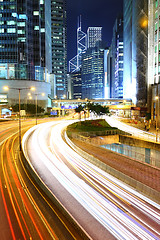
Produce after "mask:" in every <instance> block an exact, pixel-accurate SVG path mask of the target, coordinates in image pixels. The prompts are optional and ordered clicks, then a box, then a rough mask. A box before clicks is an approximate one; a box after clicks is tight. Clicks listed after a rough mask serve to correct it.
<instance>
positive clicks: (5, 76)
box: [0, 0, 50, 100]
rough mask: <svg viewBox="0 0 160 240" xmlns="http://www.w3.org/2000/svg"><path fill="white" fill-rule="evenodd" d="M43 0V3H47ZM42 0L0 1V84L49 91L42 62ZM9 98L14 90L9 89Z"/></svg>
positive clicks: (43, 23)
mask: <svg viewBox="0 0 160 240" xmlns="http://www.w3.org/2000/svg"><path fill="white" fill-rule="evenodd" d="M47 1H48V0H47ZM47 1H46V3H47ZM45 41H47V40H46V35H45V3H44V1H43V0H41V1H39V0H35V1H29V0H23V1H22V0H18V1H1V2H0V79H1V80H0V85H1V86H3V85H9V87H10V88H12V87H27V86H30V85H34V86H35V87H36V89H37V91H39V92H41V91H42V89H43V91H44V92H45V93H46V98H48V94H50V84H49V83H48V82H49V79H48V69H47V66H46V63H45ZM8 96H9V98H10V99H11V100H14V99H17V94H16V92H13V91H12V93H11V92H10V91H9V93H8ZM25 97H26V94H24V95H23V96H22V99H23V98H25Z"/></svg>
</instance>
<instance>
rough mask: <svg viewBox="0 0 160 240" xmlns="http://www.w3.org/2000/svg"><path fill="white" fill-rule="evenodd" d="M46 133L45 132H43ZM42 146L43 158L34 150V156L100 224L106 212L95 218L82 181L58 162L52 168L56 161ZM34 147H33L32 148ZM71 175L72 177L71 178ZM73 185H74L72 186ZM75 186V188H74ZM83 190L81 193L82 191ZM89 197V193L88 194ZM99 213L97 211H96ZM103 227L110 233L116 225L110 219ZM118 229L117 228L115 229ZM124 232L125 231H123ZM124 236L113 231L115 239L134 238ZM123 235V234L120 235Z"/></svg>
mask: <svg viewBox="0 0 160 240" xmlns="http://www.w3.org/2000/svg"><path fill="white" fill-rule="evenodd" d="M37 132H38V130H36V131H35V132H34V137H33V139H32V146H33V144H34V143H35V141H36V138H35V136H36V133H37ZM45 132H46V130H45ZM40 143H41V144H42V145H41V146H40V147H41V149H42V146H43V151H44V152H45V156H44V155H43V154H42V153H41V152H40V149H38V148H36V151H35V153H36V154H39V155H38V159H40V158H43V162H44V163H45V165H46V166H47V167H48V169H49V170H50V171H51V172H52V173H53V174H54V176H55V177H56V178H57V179H58V180H59V182H60V183H61V184H62V185H63V186H64V187H65V188H66V189H67V190H68V191H69V192H70V193H71V194H72V195H73V196H74V197H75V198H76V199H77V200H78V201H79V202H80V203H81V204H82V205H83V206H85V204H86V203H87V206H86V208H87V210H88V206H89V207H90V209H89V211H90V212H91V214H92V215H93V216H94V217H95V218H96V219H97V220H98V221H100V222H102V220H103V215H106V212H103V211H102V213H101V214H100V216H97V215H95V209H96V208H97V205H95V203H94V202H93V201H91V200H90V199H91V198H90V197H89V198H88V197H87V195H86V194H85V192H84V186H83V187H81V184H82V183H83V181H82V180H81V179H79V178H78V177H76V176H75V175H74V174H73V173H72V172H71V171H70V170H69V169H68V168H67V167H66V166H64V164H60V162H58V167H54V166H53V165H54V164H53V162H56V164H57V159H56V158H55V157H53V155H52V154H50V152H47V148H46V147H47V146H45V145H44V141H43V140H42V142H40ZM33 147H34V146H33ZM48 154H49V159H52V163H51V162H50V160H48V158H47V157H46V155H48ZM63 171H64V172H65V175H66V176H69V179H68V178H66V177H65V175H63V174H62V173H61V172H63ZM68 171H69V172H68ZM71 175H73V176H72V177H71ZM73 183H74V184H73ZM75 186H76V188H75ZM77 186H79V188H78V195H77ZM85 188H86V189H90V190H91V191H92V189H91V188H90V187H89V186H87V184H85ZM86 189H85V191H86V192H87V193H88V192H89V190H86ZM82 190H83V191H82ZM88 194H89V195H90V193H88ZM98 211H99V210H98ZM102 223H103V225H104V226H105V227H106V228H107V229H108V228H109V230H110V231H111V232H113V230H112V228H113V227H112V225H113V226H115V225H116V222H115V220H114V219H112V221H111V217H109V218H108V220H107V223H105V224H104V220H103V222H102ZM116 228H118V226H117V227H116ZM119 228H121V231H122V226H119ZM124 230H125V229H124ZM124 232H125V234H124V236H125V238H123V237H120V233H117V234H116V230H115V229H114V235H115V236H116V237H118V239H127V238H126V237H127V235H129V237H128V239H134V238H131V235H130V233H128V234H127V233H126V231H124ZM122 235H123V234H122Z"/></svg>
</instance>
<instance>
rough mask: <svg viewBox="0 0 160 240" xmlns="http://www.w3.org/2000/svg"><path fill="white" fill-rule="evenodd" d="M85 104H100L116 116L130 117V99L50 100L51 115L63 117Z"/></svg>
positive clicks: (131, 105)
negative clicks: (118, 114) (119, 114)
mask: <svg viewBox="0 0 160 240" xmlns="http://www.w3.org/2000/svg"><path fill="white" fill-rule="evenodd" d="M87 102H90V103H95V104H96V103H97V104H101V105H102V106H106V107H109V109H110V111H111V112H113V113H115V114H117V112H121V114H122V115H126V116H130V110H131V107H133V103H132V100H131V99H124V98H123V99H122V98H121V99H115V98H110V99H88V98H85V99H79V98H78V99H54V100H52V113H53V115H57V114H58V115H64V114H65V113H66V112H69V113H71V112H73V111H74V109H75V108H76V107H78V105H84V104H86V103H87Z"/></svg>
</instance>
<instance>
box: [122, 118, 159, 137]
mask: <svg viewBox="0 0 160 240" xmlns="http://www.w3.org/2000/svg"><path fill="white" fill-rule="evenodd" d="M119 121H121V122H123V123H126V124H128V125H130V126H132V127H135V128H138V129H141V130H143V131H145V132H150V133H153V134H156V132H157V131H156V128H155V126H154V125H153V124H151V125H150V129H149V131H147V130H146V129H145V123H143V122H140V121H138V120H130V119H125V118H119ZM159 134H160V132H159Z"/></svg>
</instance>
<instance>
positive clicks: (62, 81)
mask: <svg viewBox="0 0 160 240" xmlns="http://www.w3.org/2000/svg"><path fill="white" fill-rule="evenodd" d="M51 39H52V48H51V49H52V73H53V75H54V80H55V82H54V85H55V87H54V89H55V91H56V92H55V93H53V94H55V95H56V96H57V97H58V98H64V97H65V96H66V84H67V27H66V1H65V0H51Z"/></svg>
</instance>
